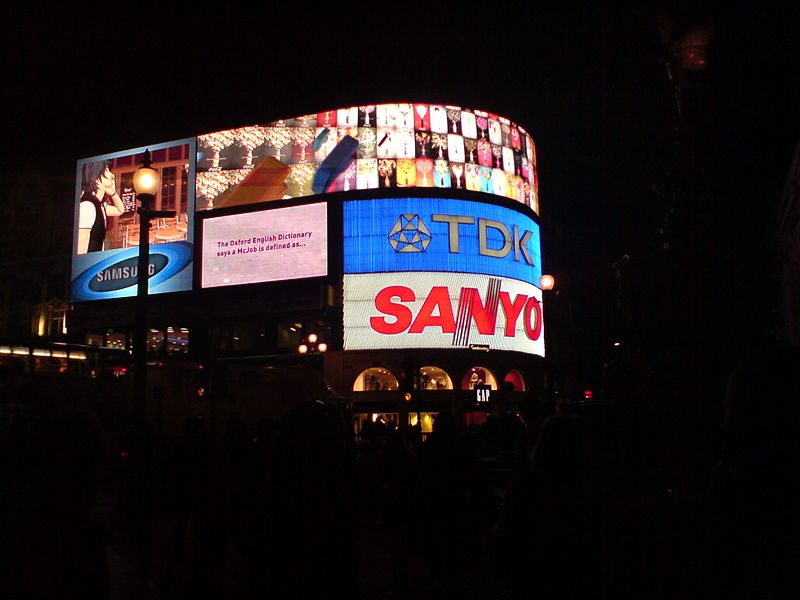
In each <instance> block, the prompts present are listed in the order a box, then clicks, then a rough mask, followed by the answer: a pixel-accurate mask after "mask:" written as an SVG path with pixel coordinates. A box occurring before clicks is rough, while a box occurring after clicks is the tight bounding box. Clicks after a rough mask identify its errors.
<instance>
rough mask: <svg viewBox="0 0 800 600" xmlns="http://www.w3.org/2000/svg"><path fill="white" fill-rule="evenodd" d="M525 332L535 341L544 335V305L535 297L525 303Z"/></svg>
mask: <svg viewBox="0 0 800 600" xmlns="http://www.w3.org/2000/svg"><path fill="white" fill-rule="evenodd" d="M525 333H527V334H528V337H529V338H531V339H532V340H534V341H536V340H538V339H539V336H540V335H542V305H541V304H539V301H538V300H537V299H536V298H533V297H531V298H528V303H527V304H526V305H525Z"/></svg>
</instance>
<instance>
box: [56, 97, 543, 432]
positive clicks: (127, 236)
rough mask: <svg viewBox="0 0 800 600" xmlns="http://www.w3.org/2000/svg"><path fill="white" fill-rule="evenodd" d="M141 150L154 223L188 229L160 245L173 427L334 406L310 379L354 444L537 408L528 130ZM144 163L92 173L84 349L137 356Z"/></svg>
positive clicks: (131, 156) (539, 383) (81, 300)
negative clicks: (525, 401)
mask: <svg viewBox="0 0 800 600" xmlns="http://www.w3.org/2000/svg"><path fill="white" fill-rule="evenodd" d="M148 149H149V150H150V152H151V156H152V160H153V167H154V168H156V169H157V170H158V171H159V172H160V174H161V193H159V194H158V196H157V199H156V206H155V208H156V209H159V210H164V209H166V210H174V211H175V213H176V214H175V216H174V217H171V218H163V219H158V220H157V221H156V222H154V224H153V229H152V231H151V233H150V243H151V247H150V265H149V281H150V297H149V302H148V304H149V310H148V313H149V316H148V319H149V320H148V325H149V327H150V335H149V340H148V347H149V349H150V351H151V352H152V353H153V356H154V357H167V359H166V360H154V361H153V363H154V365H156V366H159V365H160V368H161V371H160V372H158V373H156V372H157V371H158V369H157V368H155V367H154V368H153V372H154V374H153V376H151V377H150V378H149V379H150V381H151V384H150V385H151V388H150V394H151V397H156V396H157V397H158V398H159V399H160V400H159V402H158V403H156V402H155V401H153V406H155V405H156V404H160V408H158V409H157V412H158V413H159V417H160V418H161V419H162V420H163V421H164V422H174V421H175V420H176V419H177V418H178V417H180V416H181V415H182V414H195V413H198V412H201V413H202V412H208V411H212V410H213V411H214V413H215V414H216V415H218V416H220V418H224V414H225V413H230V412H233V411H235V412H238V413H240V414H241V415H243V416H244V417H245V418H246V419H249V420H257V419H258V418H260V417H262V416H269V415H272V414H278V413H280V411H281V410H282V407H285V406H286V405H289V404H291V403H292V402H296V401H299V400H302V399H305V397H312V396H313V395H314V394H316V393H319V386H317V385H316V384H315V383H312V382H314V380H315V378H314V376H313V374H315V373H316V374H321V375H322V376H323V377H324V380H325V381H326V382H327V383H328V384H329V385H330V387H331V388H332V389H333V390H335V393H336V394H337V395H338V396H340V397H342V398H344V399H345V400H346V401H347V402H348V404H349V405H350V407H351V408H352V411H353V413H354V419H355V421H354V424H355V426H356V429H357V430H359V429H360V427H361V426H363V424H364V422H365V421H366V420H373V421H374V420H378V419H380V420H383V421H386V422H389V423H393V424H396V425H400V426H402V427H405V426H411V427H420V428H421V429H422V431H423V432H425V431H426V430H427V429H429V427H430V422H431V419H432V417H433V415H435V413H436V412H438V411H440V410H452V411H454V412H456V413H457V414H458V415H459V416H460V417H461V418H463V419H465V420H467V421H474V422H479V421H481V420H482V419H484V418H485V415H486V413H488V412H491V411H495V412H497V411H501V412H502V411H505V410H509V409H513V407H514V405H515V403H516V401H517V400H518V398H519V395H520V394H523V393H526V392H531V391H538V390H540V389H542V388H543V385H544V381H543V379H544V364H543V360H544V355H545V344H544V335H545V333H544V323H543V310H542V290H541V289H540V287H539V277H540V276H541V275H542V256H541V242H540V236H539V201H538V181H537V175H536V151H535V145H534V143H533V140H532V138H531V136H530V135H529V134H528V133H527V132H526V131H525V130H524V129H523V128H522V127H520V126H518V125H517V124H515V123H513V122H511V121H510V120H508V119H506V118H504V117H501V116H498V115H495V114H492V113H488V112H484V111H480V110H472V109H466V108H461V107H457V106H443V105H429V104H411V103H398V104H384V105H372V106H358V107H349V108H344V109H338V110H331V111H326V112H320V113H316V114H313V115H305V116H302V117H297V118H294V119H285V120H281V121H277V122H273V123H269V124H267V125H256V126H250V127H242V128H237V129H233V130H227V131H220V132H215V133H211V134H206V135H200V136H197V137H196V138H189V139H185V140H179V141H176V142H169V143H165V144H154V145H151V146H149V147H148ZM144 150H145V148H139V149H135V150H129V151H123V152H117V153H113V154H109V155H103V156H98V157H92V158H90V159H85V160H81V161H79V162H78V168H77V172H76V176H77V177H76V178H77V184H76V191H75V232H74V236H73V269H72V287H71V292H72V301H73V303H74V311H73V314H72V315H71V327H72V328H73V329H74V328H78V329H79V330H81V331H85V333H86V335H87V339H89V340H90V341H93V342H94V343H98V344H103V345H117V346H123V347H126V346H128V345H129V336H128V335H127V334H128V333H129V332H130V330H131V328H132V326H133V315H134V310H133V296H134V295H135V293H136V281H137V273H136V261H137V256H138V243H139V238H138V236H139V231H138V225H137V220H136V216H135V192H134V191H133V189H132V175H133V172H134V171H135V169H136V167H137V166H138V165H139V164H141V158H142V154H143V153H144ZM99 219H103V221H104V222H103V224H102V229H104V231H105V236H104V239H102V240H101V243H102V248H101V249H98V245H97V237H98V233H97V232H98V231H99V229H100V225H99V224H98V223H99V221H98V220H99ZM92 228H94V229H92ZM89 230H91V231H93V232H94V233H92V234H91V235H93V236H94V237H93V238H92V239H93V240H94V241H93V242H92V243H93V244H94V245H93V246H91V247H92V248H93V249H92V250H87V245H86V243H85V240H86V239H87V237H88V236H89V233H88V232H89ZM178 365H181V366H178ZM165 407H166V408H165ZM151 409H152V410H156V409H154V408H152V407H151ZM170 411H171V412H172V413H174V414H170V415H168V416H167V415H166V414H165V413H169V412H170Z"/></svg>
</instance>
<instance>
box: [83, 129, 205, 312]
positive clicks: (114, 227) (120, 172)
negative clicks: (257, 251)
mask: <svg viewBox="0 0 800 600" xmlns="http://www.w3.org/2000/svg"><path fill="white" fill-rule="evenodd" d="M145 150H149V151H150V158H151V163H152V164H151V166H152V168H154V169H155V170H156V171H158V173H159V177H160V189H159V191H158V193H157V194H156V195H155V201H154V205H153V207H152V208H153V209H154V210H159V211H174V213H175V214H174V216H170V217H159V218H155V219H153V220H152V221H151V223H150V232H149V237H148V239H149V242H150V245H151V250H150V254H151V263H150V267H149V270H150V277H149V284H150V293H151V294H156V293H161V292H172V291H183V290H188V289H191V286H192V279H191V277H192V274H191V271H192V268H191V264H192V222H193V214H194V161H193V160H192V158H193V156H194V152H195V141H194V139H189V140H180V141H176V142H167V143H162V144H153V145H151V146H148V147H146V148H138V149H135V150H126V151H122V152H116V153H113V154H106V155H102V156H96V157H92V158H87V159H83V160H80V161H78V165H77V173H76V180H77V181H76V192H75V198H74V200H73V201H74V203H75V221H74V222H75V229H74V234H73V260H72V293H71V298H72V300H73V301H83V300H97V299H107V298H118V297H123V296H132V295H135V293H136V284H137V281H136V280H137V277H136V271H137V267H136V265H135V263H136V257H138V246H139V233H140V231H139V227H140V225H139V216H138V215H137V213H136V206H137V200H136V191H135V190H134V189H133V175H134V172H135V171H136V169H137V168H139V167H140V166H141V165H142V161H143V158H144V152H145Z"/></svg>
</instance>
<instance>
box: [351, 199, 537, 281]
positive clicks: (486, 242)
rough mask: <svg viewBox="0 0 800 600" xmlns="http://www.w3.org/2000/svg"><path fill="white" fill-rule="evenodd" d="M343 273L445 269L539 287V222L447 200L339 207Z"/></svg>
mask: <svg viewBox="0 0 800 600" xmlns="http://www.w3.org/2000/svg"><path fill="white" fill-rule="evenodd" d="M343 220H344V272H345V273H380V272H391V271H447V272H460V273H479V274H485V275H498V276H501V277H512V278H514V279H519V280H522V281H527V282H538V281H539V277H540V276H541V274H542V269H541V262H542V261H541V243H540V237H539V225H538V224H537V223H536V222H535V221H534V220H533V219H532V218H531V217H530V216H528V215H527V214H525V213H523V212H521V211H518V210H514V209H511V208H507V207H504V206H497V205H494V204H488V203H485V202H475V201H469V200H457V199H453V198H376V199H369V200H352V201H347V202H345V203H344V219H343Z"/></svg>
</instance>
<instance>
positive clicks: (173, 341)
mask: <svg viewBox="0 0 800 600" xmlns="http://www.w3.org/2000/svg"><path fill="white" fill-rule="evenodd" d="M188 353H189V330H188V329H186V328H185V327H167V354H188Z"/></svg>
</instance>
